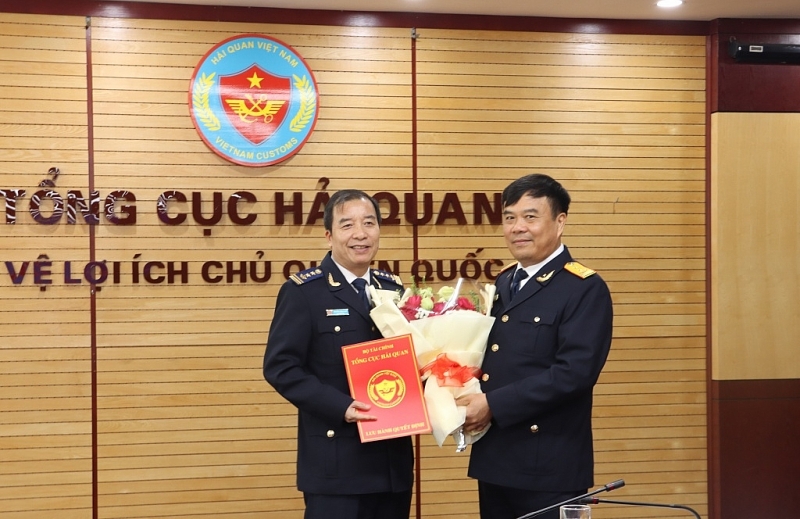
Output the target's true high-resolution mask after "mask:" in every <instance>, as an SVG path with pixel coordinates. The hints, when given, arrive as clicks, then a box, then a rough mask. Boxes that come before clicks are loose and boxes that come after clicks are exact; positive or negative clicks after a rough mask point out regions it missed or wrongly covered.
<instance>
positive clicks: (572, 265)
mask: <svg viewBox="0 0 800 519" xmlns="http://www.w3.org/2000/svg"><path fill="white" fill-rule="evenodd" d="M564 270H566V271H568V272H572V273H573V274H575V275H576V276H578V277H579V278H581V279H586V278H588V277H589V276H593V275H595V274H597V272H595V271H594V270H592V269H590V268H589V267H584V266H583V265H581V264H580V263H578V262H577V261H570V262H569V263H567V264H566V265H564Z"/></svg>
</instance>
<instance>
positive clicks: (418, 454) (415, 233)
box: [411, 27, 422, 519]
mask: <svg viewBox="0 0 800 519" xmlns="http://www.w3.org/2000/svg"><path fill="white" fill-rule="evenodd" d="M411 192H412V193H414V195H413V196H414V199H415V200H416V199H417V195H418V193H417V29H416V28H415V27H412V28H411ZM414 210H415V211H416V207H415V208H414ZM415 220H416V218H415ZM411 230H412V250H413V258H414V263H416V262H417V261H418V260H419V224H418V223H416V221H415V222H414V223H413V224H412V226H411ZM421 442H422V437H421V436H420V435H419V434H418V435H416V438H415V441H414V458H415V460H414V461H415V463H414V468H415V470H414V479H415V480H414V491H415V494H416V514H417V519H422V488H421V483H422V476H421V473H420V468H421V463H422V447H421V445H420V444H421Z"/></svg>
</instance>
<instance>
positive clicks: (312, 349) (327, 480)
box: [264, 190, 414, 519]
mask: <svg viewBox="0 0 800 519" xmlns="http://www.w3.org/2000/svg"><path fill="white" fill-rule="evenodd" d="M324 223H325V236H326V238H327V239H328V244H329V245H330V249H331V250H330V252H329V253H328V254H327V255H326V256H325V258H324V259H323V260H322V263H321V264H320V266H319V267H315V268H311V269H307V270H304V271H303V272H299V273H298V274H295V275H293V276H292V277H291V279H290V280H288V281H287V282H286V283H284V284H283V286H282V287H281V289H280V291H279V293H278V298H277V301H276V304H275V316H274V318H273V319H272V325H271V326H270V330H269V337H268V339H267V348H266V353H265V354H264V377H265V378H266V380H267V382H269V383H270V384H271V385H272V387H274V388H275V390H276V391H277V392H278V393H280V394H281V395H282V396H283V397H284V398H286V399H287V400H288V401H289V402H291V403H292V404H294V405H295V406H296V407H297V409H298V426H297V488H298V489H299V490H300V491H302V492H303V498H304V501H305V506H306V508H305V516H304V517H305V519H323V518H324V519H408V516H409V511H410V507H411V487H412V482H413V465H414V456H413V450H412V445H411V439H410V438H409V437H405V438H397V439H390V440H382V441H375V442H367V443H361V441H360V439H359V435H358V428H357V425H356V422H358V421H360V420H374V419H375V416H374V415H371V414H370V405H369V404H368V403H365V402H359V401H356V400H353V398H352V397H351V396H350V391H349V386H348V384H347V375H346V371H345V366H344V360H343V357H342V350H341V348H342V346H347V345H349V344H355V343H359V342H364V341H370V340H375V339H379V338H381V335H380V332H378V331H377V330H376V327H375V325H374V324H373V323H372V320H371V319H370V317H369V308H368V302H367V301H366V299H365V296H364V295H362V292H360V291H359V288H357V286H358V284H359V283H360V282H361V281H360V280H363V281H364V282H365V284H371V285H373V286H375V287H376V288H381V289H384V290H400V289H401V288H402V286H401V281H400V279H399V278H398V277H397V276H395V275H393V274H390V273H388V272H383V271H379V270H374V269H371V268H370V263H371V262H372V260H373V259H374V258H375V255H376V254H377V253H378V243H379V241H380V224H381V216H380V212H379V209H378V204H377V202H376V201H375V200H374V199H373V198H371V197H370V196H368V195H367V194H366V193H364V192H362V191H356V190H343V191H338V192H336V193H334V194H333V196H331V199H330V201H329V202H328V204H327V205H326V207H325V212H324ZM361 288H362V289H363V287H361Z"/></svg>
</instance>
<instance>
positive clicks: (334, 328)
mask: <svg viewBox="0 0 800 519" xmlns="http://www.w3.org/2000/svg"><path fill="white" fill-rule="evenodd" d="M333 331H334V332H341V331H342V327H341V326H334V327H333Z"/></svg>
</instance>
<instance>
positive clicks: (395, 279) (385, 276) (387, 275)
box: [372, 270, 403, 286]
mask: <svg viewBox="0 0 800 519" xmlns="http://www.w3.org/2000/svg"><path fill="white" fill-rule="evenodd" d="M372 275H373V276H375V277H376V278H378V279H380V280H383V281H391V282H392V283H394V284H395V285H400V286H403V280H402V279H400V276H398V275H396V274H392V273H391V272H387V271H385V270H373V271H372Z"/></svg>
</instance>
